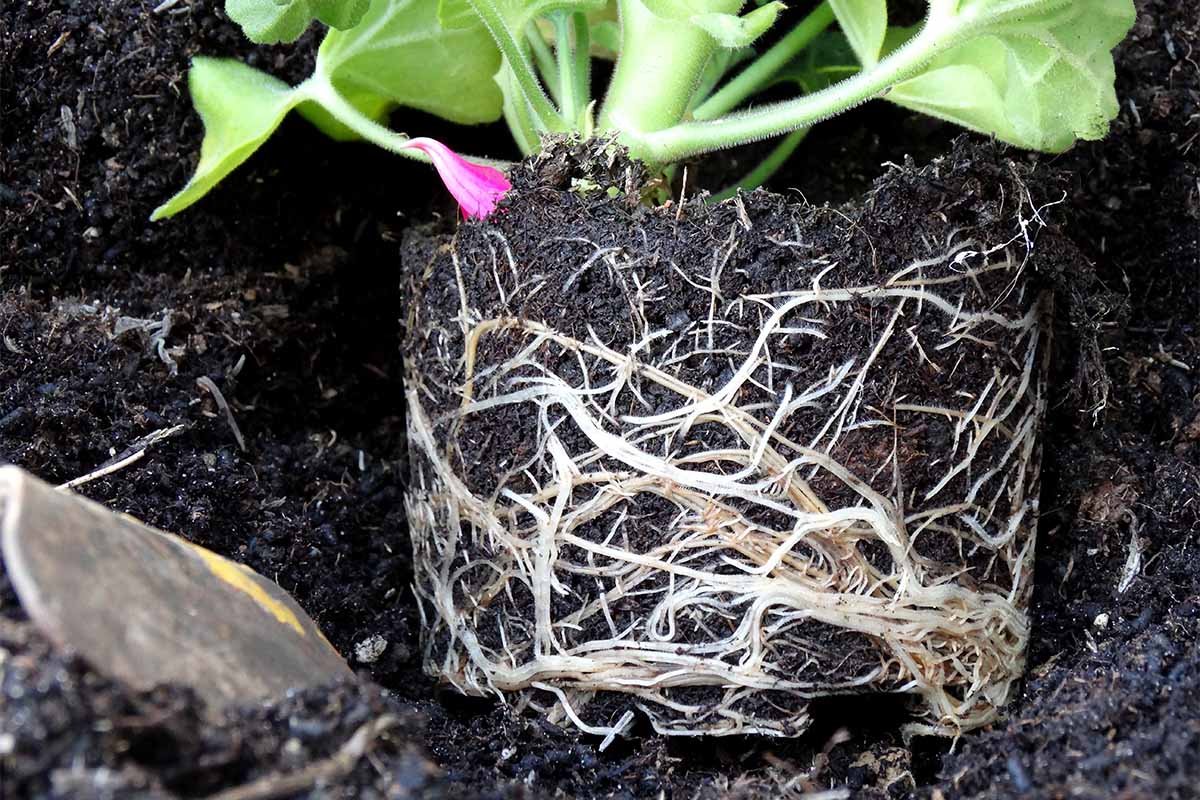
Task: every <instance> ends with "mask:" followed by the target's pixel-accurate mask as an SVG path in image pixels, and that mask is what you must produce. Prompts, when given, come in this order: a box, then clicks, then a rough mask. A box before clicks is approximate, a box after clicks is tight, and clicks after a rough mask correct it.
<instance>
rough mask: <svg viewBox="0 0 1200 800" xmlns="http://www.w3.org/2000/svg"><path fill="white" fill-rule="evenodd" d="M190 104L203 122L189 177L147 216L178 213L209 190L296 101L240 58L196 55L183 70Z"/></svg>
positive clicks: (281, 84) (289, 91) (275, 81)
mask: <svg viewBox="0 0 1200 800" xmlns="http://www.w3.org/2000/svg"><path fill="white" fill-rule="evenodd" d="M188 89H189V90H190V91H191V94H192V103H193V104H194V105H195V106H196V110H197V111H198V112H200V118H201V119H202V120H203V121H204V142H203V144H202V145H201V146H200V162H199V163H198V164H197V165H196V172H195V174H194V175H192V178H191V180H189V181H188V183H187V185H186V186H184V187H183V189H181V190H180V191H179V193H178V194H176V195H175V196H174V197H172V198H171V199H170V200H168V201H167V202H165V203H163V204H162V205H161V206H159V207H158V208H156V209H155V210H154V213H153V214H151V216H150V219H152V220H157V219H162V218H163V217H169V216H172V215H173V214H178V213H179V212H180V211H182V210H183V209H185V208H187V207H188V206H190V205H191V204H192V203H194V202H196V201H197V200H199V199H200V198H201V197H203V196H204V195H205V194H207V193H208V191H209V190H210V189H212V187H213V186H215V185H216V184H217V182H218V181H220V180H221V179H222V178H224V177H225V176H226V175H228V174H229V173H230V172H232V171H233V170H234V169H235V168H236V167H237V166H238V165H239V164H241V163H242V162H243V161H245V160H246V159H247V158H249V157H250V155H251V154H252V153H253V152H254V151H255V150H257V149H258V148H259V146H260V145H261V144H262V143H263V142H265V141H266V140H267V137H269V136H270V135H271V133H272V132H273V131H274V130H275V129H276V128H277V127H279V123H280V122H281V121H282V120H283V118H284V116H286V115H287V113H288V111H290V110H291V109H292V108H293V107H294V106H295V105H296V103H297V102H299V99H300V98H299V95H298V94H297V93H296V92H295V91H294V90H293V89H292V88H291V87H290V86H288V85H287V84H286V83H284V82H283V81H281V80H278V79H276V78H273V77H271V76H270V75H267V74H266V73H264V72H259V71H258V70H256V69H254V68H252V67H248V66H246V65H245V64H243V63H241V62H239V61H233V60H229V59H221V58H203V57H197V58H195V59H194V60H193V61H192V68H191V69H190V70H189V71H188Z"/></svg>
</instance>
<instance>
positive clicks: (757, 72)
mask: <svg viewBox="0 0 1200 800" xmlns="http://www.w3.org/2000/svg"><path fill="white" fill-rule="evenodd" d="M833 21H834V14H833V8H831V7H830V5H829V2H828V0H825V2H823V3H821V5H819V6H817V7H816V8H814V9H813V10H812V11H811V12H810V13H809V14H808V15H807V16H806V17H805V18H804V19H802V20H800V21H799V22H798V23H796V27H794V28H792V29H791V30H790V31H788V33H787V35H785V36H784V37H783V38H782V39H780V40H779V41H778V42H776V43H775V44H774V45H773V46H772V47H771V48H770V49H769V50H767V52H765V53H763V54H762V55H761V56H759V57H758V58H756V59H755V60H754V61H752V62H751V63H750V65H749V66H747V67H746V68H745V69H744V70H742V71H741V72H740V73H738V76H737V77H736V78H734V79H733V80H731V81H730V82H729V83H727V84H725V85H724V86H723V87H721V90H720V91H719V92H717V93H716V94H714V95H713V96H712V97H710V98H708V100H706V101H705V102H703V103H701V104H700V105H699V106H698V107H697V108H696V110H695V111H693V112H692V118H693V119H696V120H710V119H716V118H717V117H719V116H721V115H722V114H725V113H727V112H729V111H732V110H733V109H735V108H737V106H738V105H739V104H740V103H741V102H742V101H743V100H745V99H746V98H747V97H750V96H751V95H753V94H755V93H756V92H758V91H760V90H761V89H762V88H763V87H764V86H766V84H767V82H768V81H769V80H771V78H773V77H775V74H776V73H777V72H779V70H780V69H782V68H783V67H784V66H785V65H786V64H787V63H788V62H789V61H791V60H792V59H793V58H795V57H796V54H797V53H799V52H800V51H801V50H803V49H804V48H805V47H808V45H809V44H810V43H811V42H812V40H813V39H815V38H817V36H819V35H820V34H821V32H822V31H824V30H825V29H826V28H828V27H829V26H830V25H832V24H833Z"/></svg>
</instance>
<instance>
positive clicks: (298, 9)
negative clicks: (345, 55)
mask: <svg viewBox="0 0 1200 800" xmlns="http://www.w3.org/2000/svg"><path fill="white" fill-rule="evenodd" d="M370 2H371V0H225V13H226V14H227V15H228V16H229V18H230V19H231V20H233V21H234V22H236V23H237V24H238V25H239V26H241V28H242V31H243V32H244V33H245V34H246V36H247V37H249V38H250V39H251V40H252V41H255V42H258V43H259V44H278V43H279V42H294V41H296V40H297V39H299V38H300V34H302V33H304V31H305V30H307V29H308V26H309V24H310V23H311V22H312V21H313V20H314V19H319V20H320V21H321V22H324V23H325V24H326V25H328V26H330V27H332V28H351V27H353V26H355V25H357V24H358V22H359V20H361V19H362V17H363V15H364V14H365V13H366V12H367V6H368V5H369V4H370ZM377 2H380V3H383V2H385V0H377Z"/></svg>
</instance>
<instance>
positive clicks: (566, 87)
mask: <svg viewBox="0 0 1200 800" xmlns="http://www.w3.org/2000/svg"><path fill="white" fill-rule="evenodd" d="M571 17H572V14H570V13H568V12H565V11H559V12H558V13H556V14H554V15H553V16H552V18H551V21H552V22H553V23H554V55H555V56H556V57H557V58H558V85H559V87H560V89H561V93H560V97H559V104H558V106H559V108H560V109H561V110H562V115H563V118H564V119H566V120H567V122H568V123H571V124H574V122H575V120H576V119H578V118H579V109H580V104H579V96H578V95H577V94H576V93H577V92H578V90H579V82H578V81H577V80H575V73H574V70H575V59H574V58H573V57H572V53H571V27H572V24H571Z"/></svg>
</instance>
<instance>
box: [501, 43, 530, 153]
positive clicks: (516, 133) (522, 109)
mask: <svg viewBox="0 0 1200 800" xmlns="http://www.w3.org/2000/svg"><path fill="white" fill-rule="evenodd" d="M496 82H497V83H499V84H500V94H501V95H502V96H503V97H504V121H505V122H507V123H508V129H509V131H511V132H512V137H513V141H515V142H516V143H517V147H518V148H519V149H520V150H521V154H522V155H526V156H527V155H529V154H530V153H532V152H533V151H534V150H536V149H537V148H538V146H539V145H540V144H541V137H540V136H539V135H538V128H537V125H536V124H535V123H534V120H533V113H532V112H531V111H530V110H529V103H526V102H525V98H524V97H522V96H521V92H520V91H519V90H517V88H516V80H515V79H514V78H513V74H512V70H511V69H509V68H508V65H507V64H505V65H504V66H502V67H501V68H500V72H499V74H497V75H496Z"/></svg>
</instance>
